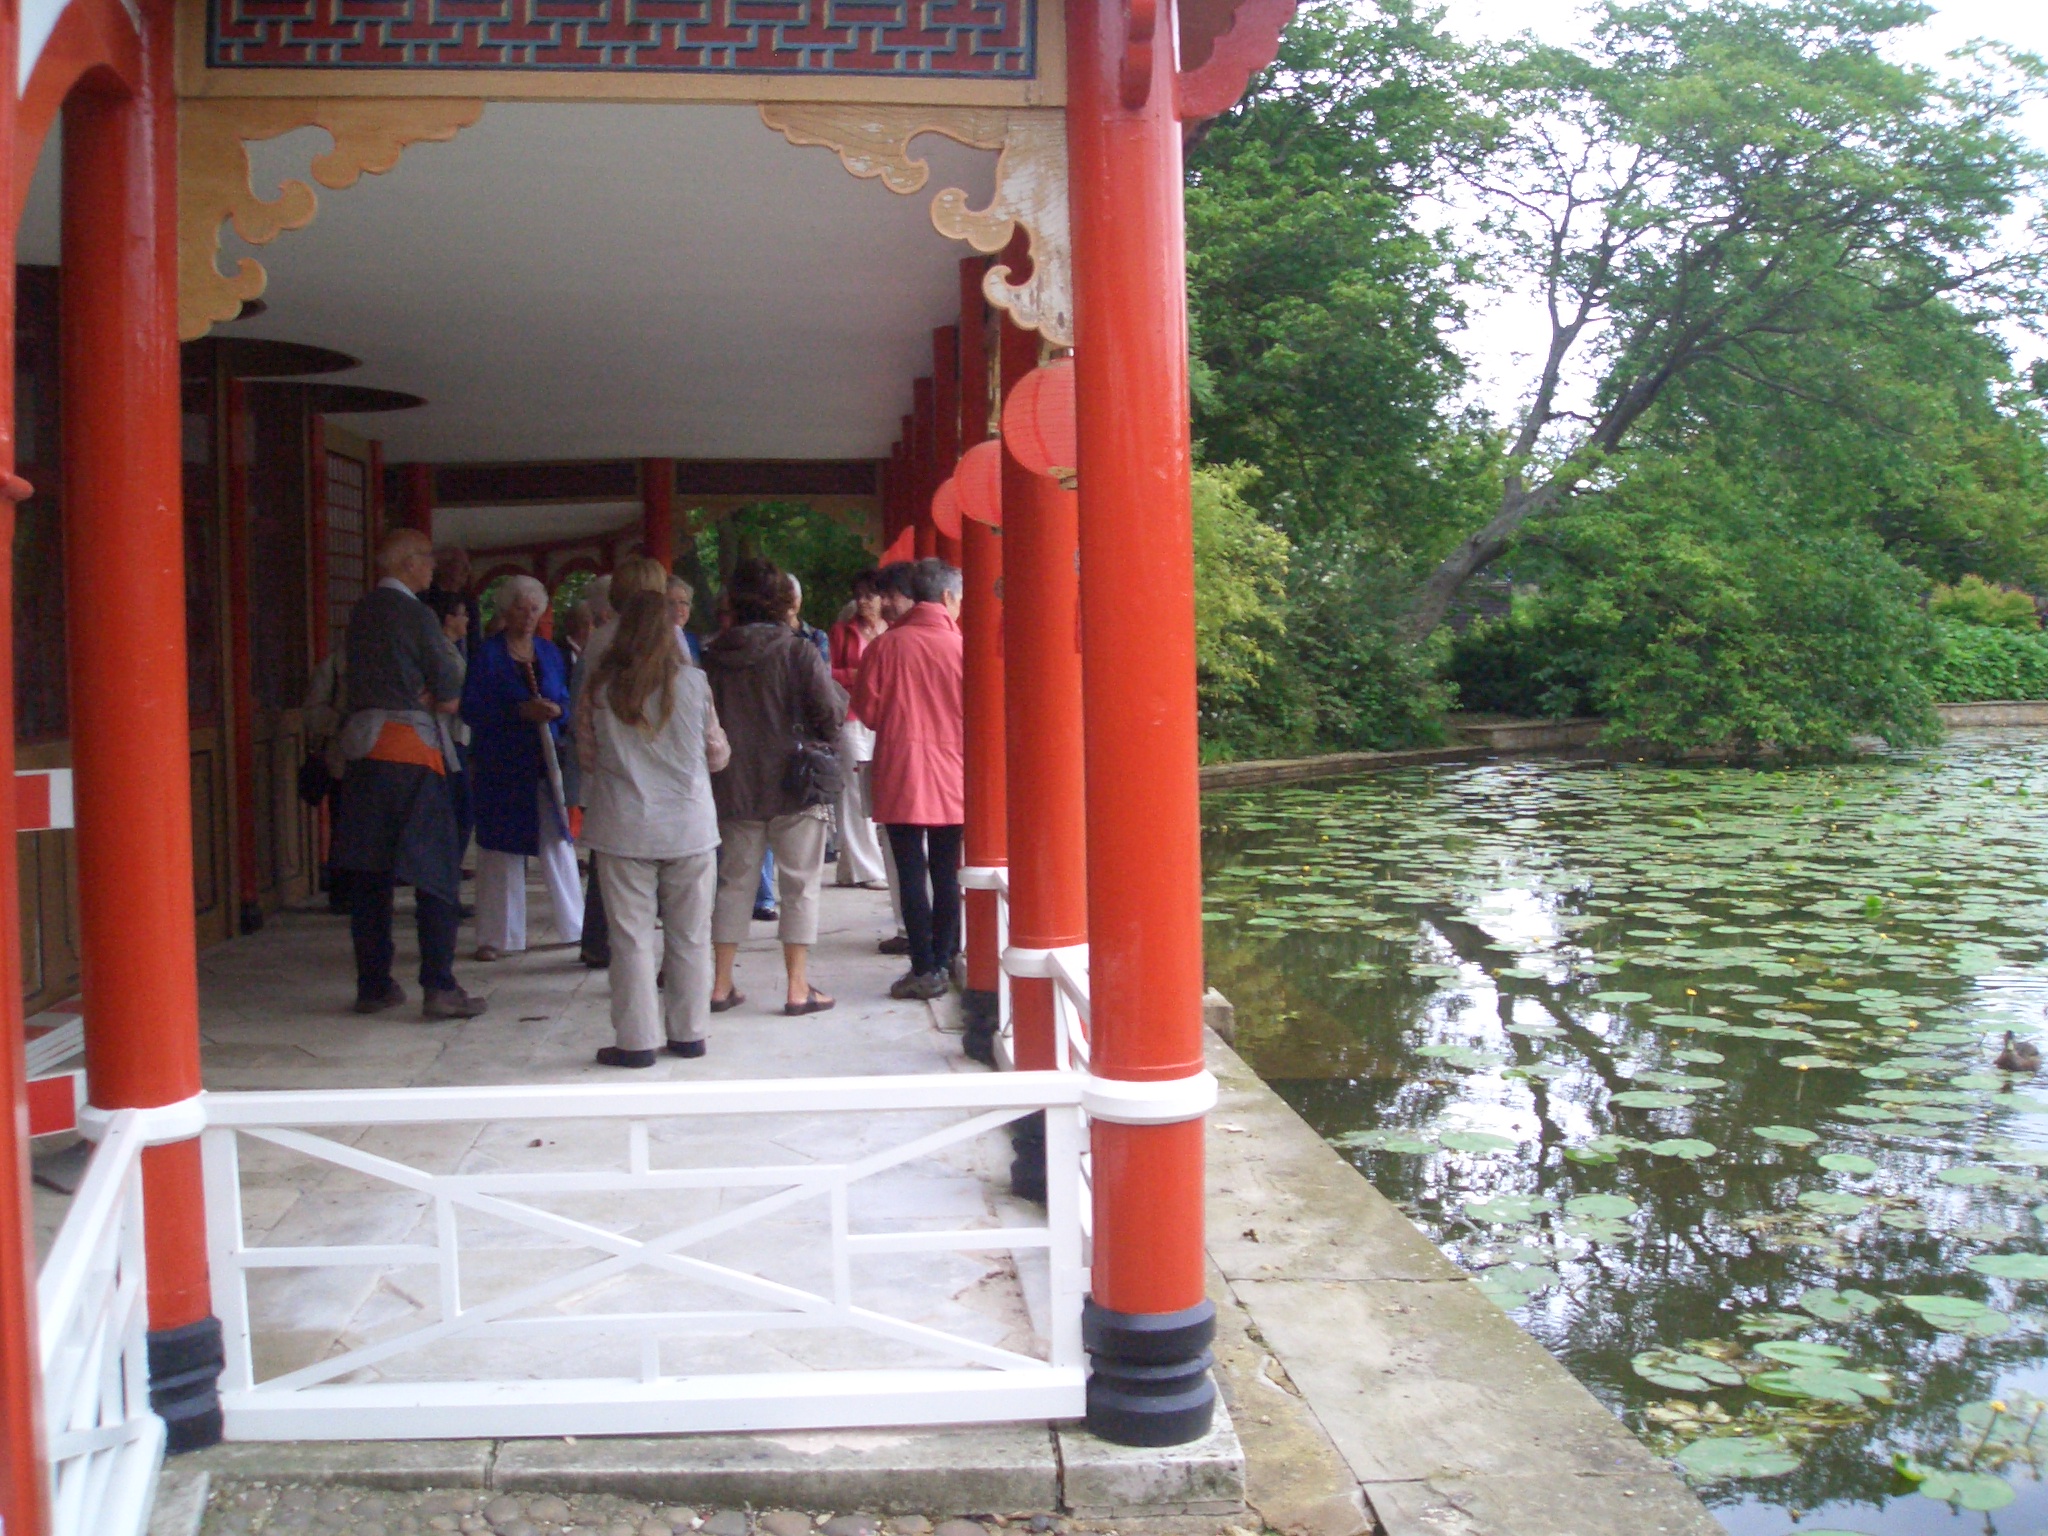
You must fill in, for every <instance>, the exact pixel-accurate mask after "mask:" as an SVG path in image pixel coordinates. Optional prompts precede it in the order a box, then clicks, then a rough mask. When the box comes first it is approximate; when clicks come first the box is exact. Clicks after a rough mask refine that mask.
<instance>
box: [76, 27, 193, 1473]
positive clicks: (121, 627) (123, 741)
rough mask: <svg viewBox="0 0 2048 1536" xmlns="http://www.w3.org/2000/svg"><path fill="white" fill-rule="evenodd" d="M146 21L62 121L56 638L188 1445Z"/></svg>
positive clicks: (188, 911)
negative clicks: (141, 1138)
mask: <svg viewBox="0 0 2048 1536" xmlns="http://www.w3.org/2000/svg"><path fill="white" fill-rule="evenodd" d="M143 22H144V42H143V82H142V87H141V89H140V91H139V92H138V93H137V95H136V96H135V97H133V98H122V97H117V96H113V95H111V94H97V93H94V92H91V91H88V90H85V89H80V90H77V91H74V92H73V93H72V96H71V99H70V101H69V103H68V104H67V105H66V107H65V112H64V213H63V241H64V266H63V276H62V279H61V282H62V287H61V291H60V296H61V305H62V315H63V343H62V355H63V376H64V502H65V505H64V514H65V521H66V538H65V541H64V543H65V556H66V579H67V581H68V584H69V593H70V602H71V611H72V612H73V613H76V614H90V615H92V616H93V621H92V622H91V623H82V624H78V625H76V626H74V627H73V629H72V631H71V637H70V645H71V656H70V663H71V739H72V752H73V756H74V772H75V774H76V783H77V795H78V833H77V851H78V919H79V941H80V942H79V950H80V956H81V959H82V961H83V969H84V973H85V995H84V1011H85V1027H86V1033H85V1058H86V1075H87V1082H88V1083H89V1085H90V1090H91V1099H92V1103H93V1104H94V1105H95V1106H96V1107H97V1108H99V1109H103V1110H112V1109H125V1108H131V1107H134V1108H143V1109H154V1108H155V1107H156V1106H173V1107H174V1108H172V1109H171V1110H169V1111H162V1110H159V1111H157V1112H156V1113H154V1114H152V1115H151V1116H149V1119H150V1120H152V1121H154V1122H155V1124H154V1125H153V1126H152V1136H153V1138H155V1137H165V1138H168V1137H172V1136H176V1135H178V1134H179V1133H180V1131H181V1130H183V1134H184V1139H182V1140H165V1141H163V1142H161V1143H160V1144H158V1145H156V1146H153V1147H152V1148H151V1149H150V1150H149V1151H148V1152H146V1153H145V1154H144V1155H143V1164H142V1172H143V1188H144V1201H145V1205H146V1209H147V1211H148V1218H147V1220H148V1230H147V1247H148V1255H149V1321H150V1330H151V1331H150V1376H151V1380H152V1384H153V1388H154V1390H153V1391H152V1393H151V1401H152V1406H154V1407H155V1408H156V1410H157V1412H158V1413H160V1414H161V1415H163V1417H164V1419H165V1420H166V1424H167V1427H168V1429H169V1434H170V1446H171V1448H172V1449H174V1450H184V1449H190V1448H192V1447H194V1446H198V1445H204V1444H210V1443H212V1442H213V1441H216V1440H218V1439H219V1438H220V1408H219V1403H218V1399H217V1397H216V1396H215V1390H214V1384H215V1378H216V1377H217V1375H218V1373H219V1368H220V1325H219V1323H218V1322H216V1321H215V1320H214V1319H213V1317H212V1316H211V1315H210V1311H211V1297H210V1294H209V1287H208V1283H207V1268H206V1232H205V1208H204V1203H203V1197H202V1192H201V1186H200V1175H199V1142H198V1140H197V1138H196V1135H194V1134H193V1132H192V1131H190V1130H184V1129H183V1128H184V1126H185V1125H189V1124H190V1120H191V1118H192V1117H191V1116H190V1115H189V1112H188V1113H182V1114H181V1113H180V1112H179V1111H178V1110H177V1109H176V1108H175V1106H180V1105H182V1104H184V1103H185V1102H186V1101H189V1100H191V1099H193V1098H194V1097H195V1096H196V1095H197V1094H198V1092H199V1088H200V1077H199V989H198V961H197V955H196V952H195V942H194V935H193V916H192V798H191V772H192V769H191V762H190V756H191V735H190V726H189V722H188V720H187V717H186V709H185V697H186V695H185V580H184V573H185V565H184V550H183V528H182V507H181V493H182V486H181V466H180V462H179V449H180V444H179V400H178V341H177V334H178V333H177V270H178V269H177V170H176V167H177V118H176V106H175V99H174V96H173V88H172V73H171V64H172V58H173V53H172V37H171V7H170V5H169V4H167V3H163V0H152V3H149V4H146V5H145V6H144V7H143ZM112 593H119V594H120V597H119V599H118V600H112V599H110V597H109V594H112ZM138 914H147V918H146V920H142V921H139V920H138ZM195 1108H196V1106H195Z"/></svg>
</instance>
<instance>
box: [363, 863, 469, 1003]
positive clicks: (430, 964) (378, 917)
mask: <svg viewBox="0 0 2048 1536" xmlns="http://www.w3.org/2000/svg"><path fill="white" fill-rule="evenodd" d="M392 885H393V882H392V879H391V876H390V875H388V874H383V875H375V874H368V873H366V872H364V871H362V870H359V869H355V870H350V871H349V872H348V891H349V935H350V937H352V938H353V939H354V940H355V945H356V996H357V997H359V998H363V999H365V1000H368V999H370V998H374V997H381V996H383V995H384V993H385V991H386V990H388V989H389V987H390V986H391V958H392V955H393V954H394V952H395V951H394V947H393V945H392V942H391V892H392ZM413 894H414V896H415V898H416V899H417V901H418V908H419V909H418V912H417V915H416V916H417V926H418V930H419V939H420V986H421V987H422V988H423V989H424V990H426V991H428V992H449V991H453V990H454V988H455V930H456V928H457V927H458V926H460V924H461V922H462V909H461V908H460V907H458V906H457V905H456V904H455V903H454V902H452V901H449V900H447V899H446V898H444V897H440V896H436V895H434V894H433V893H432V892H431V891H420V890H416V891H415V892H414V893H413Z"/></svg>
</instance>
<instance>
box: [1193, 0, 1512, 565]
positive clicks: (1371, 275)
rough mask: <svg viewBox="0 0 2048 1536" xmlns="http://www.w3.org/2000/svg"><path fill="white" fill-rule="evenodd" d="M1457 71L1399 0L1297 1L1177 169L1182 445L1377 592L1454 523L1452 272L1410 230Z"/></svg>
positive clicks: (1460, 129)
mask: <svg viewBox="0 0 2048 1536" xmlns="http://www.w3.org/2000/svg"><path fill="white" fill-rule="evenodd" d="M1459 61H1460V55H1459V53H1458V51H1457V50H1456V48H1455V46H1454V45H1453V44H1452V43H1451V42H1450V41H1449V39H1448V38H1447V37H1446V36H1445V35H1444V34H1443V33H1442V32H1441V31H1440V30H1438V28H1437V26H1436V15H1435V13H1425V12H1422V11H1418V10H1417V9H1416V7H1415V5H1414V4H1413V3H1412V0H1387V3H1385V4H1383V5H1380V6H1379V7H1377V8H1376V9H1374V10H1371V11H1363V10H1354V9H1352V8H1350V7H1348V6H1346V5H1343V4H1339V3H1329V0H1326V3H1320V4H1313V5H1308V6H1304V7H1303V9H1302V10H1301V12H1300V14H1299V15H1298V16H1297V17H1296V18H1295V20H1294V22H1293V24H1292V25H1291V26H1290V27H1289V28H1288V31H1287V34H1286V36H1285V37H1284V38H1283V39H1282V42H1281V48H1280V55H1279V58H1278V60H1277V62H1276V63H1275V64H1274V66H1273V68H1271V69H1270V70H1268V71H1267V72H1266V73H1265V74H1264V75H1263V76H1261V77H1260V78H1259V79H1258V80H1256V81H1255V82H1253V85H1252V87H1251V89H1250V90H1249V91H1248V92H1247V93H1246V95H1245V98H1244V100H1243V101H1242V102H1241V103H1240V104H1239V105H1238V106H1237V107H1236V108H1235V109H1234V110H1233V111H1231V112H1229V113H1227V114H1225V115H1224V116H1223V117H1222V118H1220V119H1218V120H1217V121H1216V122H1214V123H1212V124H1211V125H1209V127H1208V129H1207V131H1206V133H1205V135H1204V137H1203V138H1202V140H1201V142H1200V143H1199V144H1198V145H1197V146H1196V147H1195V148H1194V149H1193V151H1192V152H1191V154H1190V156H1189V160H1188V188H1187V229H1188V283H1189V307H1190V315H1191V321H1192V326H1193V334H1194V354H1195V357H1194V360H1195V401H1194V415H1195V430H1196V435H1197V436H1198V437H1199V438H1200V439H1201V441H1202V443H1203V447H1204V451H1205V453H1206V454H1207V456H1208V457H1209V458H1210V459H1211V460H1212V461H1214V462H1217V463H1242V464H1248V465H1252V466H1254V467H1256V468H1257V469H1258V471H1259V479H1258V481H1257V484H1256V486H1255V487H1254V488H1253V490H1252V491H1251V495H1252V497H1253V499H1254V500H1255V501H1256V502H1257V503H1258V505H1259V506H1260V507H1261V509H1262V510H1263V511H1264V512H1265V513H1266V514H1267V515H1268V516H1269V517H1270V518H1271V519H1272V520H1273V521H1275V522H1276V523H1277V524H1278V525H1279V526H1281V527H1284V528H1285V529H1286V531H1287V533H1288V535H1289V537H1290V538H1291V539H1293V540H1294V541H1295V542H1296V543H1301V542H1304V541H1307V540H1313V539H1317V538H1321V537H1323V536H1325V535H1330V536H1333V537H1337V538H1340V539H1346V540H1353V541H1359V540H1362V541H1365V542H1367V543H1369V544H1371V545H1372V546H1373V547H1374V548H1375V549H1377V550H1378V551H1379V553H1380V557H1381V562H1382V563H1384V564H1386V565H1388V566H1389V567H1390V569H1391V572H1392V576H1393V579H1396V580H1399V579H1405V577H1406V566H1407V565H1408V564H1409V563H1410V562H1411V561H1412V560H1413V559H1415V558H1416V554H1415V552H1416V551H1421V552H1422V555H1421V558H1424V559H1427V560H1434V559H1435V558H1437V556H1438V555H1439V554H1440V553H1441V549H1440V548H1439V546H1441V545H1442V544H1444V542H1445V541H1446V540H1447V539H1450V538H1454V537H1455V536H1456V531H1457V530H1458V529H1459V528H1460V527H1461V526H1462V525H1463V524H1464V523H1466V522H1467V521H1469V518H1470V515H1471V513H1470V504H1471V500H1472V498H1471V496H1470V494H1469V490H1468V488H1467V481H1468V480H1469V475H1461V473H1460V472H1461V471H1463V470H1466V469H1468V468H1469V467H1470V466H1468V465H1466V464H1465V463H1463V462H1461V461H1460V459H1459V457H1458V455H1457V454H1456V452H1455V451H1453V450H1449V449H1447V448H1445V447H1444V446H1443V442H1442V440H1443V439H1444V438H1445V436H1446V435H1447V433H1450V432H1452V431H1453V430H1454V424H1452V423H1450V422H1448V421H1447V420H1446V414H1445V402H1446V400H1447V399H1448V398H1449V397H1450V395H1451V394H1452V392H1453V391H1455V389H1456V388H1457V386H1458V384H1459V382H1460V380H1461V378H1462V371H1461V367H1460V364H1459V361H1458V358H1457V354H1456V352H1455V351H1454V350H1453V348H1452V347H1451V345H1450V343H1449V339H1448V337H1449V333H1450V332H1451V331H1452V330H1453V329H1454V328H1455V326H1456V324H1457V321H1458V316H1459V307H1458V302H1457V299H1456V297H1455V287H1456V284H1457V283H1458V281H1459V280H1460V278H1461V277H1462V276H1463V275H1464V274H1463V272H1462V269H1461V267H1460V265H1459V263H1458V261H1457V259H1456V257H1455V254H1454V252H1453V250H1452V248H1451V244H1450V240H1449V237H1448V235H1446V234H1445V233H1442V232H1440V231H1435V230H1433V229H1432V228H1431V227H1430V225H1431V222H1432V221H1431V220H1430V219H1428V218H1427V217H1425V213H1426V205H1427V204H1428V203H1429V200H1430V199H1431V198H1432V197H1433V196H1434V195H1435V194H1436V193H1437V192H1438V191H1439V190H1440V187H1441V183H1442V177H1443V172H1444V167H1445V165H1446V163H1447V162H1446V160H1445V150H1446V149H1447V148H1448V147H1450V146H1451V145H1452V144H1453V143H1454V142H1455V141H1456V140H1457V139H1458V138H1459V136H1460V135H1461V134H1462V133H1464V132H1465V131H1466V130H1465V126H1464V125H1465V123H1466V122H1467V120H1468V119H1467V114H1466V113H1465V111H1464V109H1463V107H1462V106H1461V103H1460V96H1459V86H1458V75H1457V70H1458V65H1459ZM1480 470H1481V473H1484V466H1483V465H1482V466H1480Z"/></svg>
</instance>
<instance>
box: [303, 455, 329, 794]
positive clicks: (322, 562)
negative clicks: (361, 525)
mask: <svg viewBox="0 0 2048 1536" xmlns="http://www.w3.org/2000/svg"><path fill="white" fill-rule="evenodd" d="M306 489H307V490H308V491H309V492H310V493H311V494H310V495H309V496H308V497H307V500H308V502H309V503H310V512H311V523H312V537H311V539H310V540H309V542H310V544H311V546H312V547H311V549H310V551H309V554H310V555H311V558H310V559H309V560H308V562H307V565H308V568H309V576H310V579H309V580H308V582H307V586H308V587H309V588H311V590H312V594H313V601H312V603H311V605H310V606H311V608H312V610H313V634H312V637H311V638H312V650H311V651H310V653H309V654H310V655H311V656H312V658H313V660H314V662H315V663H316V664H317V663H319V662H323V661H325V660H326V659H327V652H328V651H329V650H330V649H331V648H332V645H331V636H332V633H333V625H332V622H331V617H332V615H331V613H330V609H329V596H328V591H327V583H328V572H327V423H326V421H325V420H324V419H323V418H321V417H320V416H317V415H308V416H307V418H306ZM322 809H323V810H324V809H325V807H324V806H323V807H322Z"/></svg>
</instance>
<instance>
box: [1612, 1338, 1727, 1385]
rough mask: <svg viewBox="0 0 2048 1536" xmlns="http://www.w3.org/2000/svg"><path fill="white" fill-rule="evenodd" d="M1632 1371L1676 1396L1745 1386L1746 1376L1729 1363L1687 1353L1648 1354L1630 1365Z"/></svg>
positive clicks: (1656, 1352) (1650, 1352)
mask: <svg viewBox="0 0 2048 1536" xmlns="http://www.w3.org/2000/svg"><path fill="white" fill-rule="evenodd" d="M1629 1368H1630V1369H1631V1370H1633V1371H1634V1372H1635V1373H1636V1374H1637V1375H1638V1376H1640V1377H1642V1378H1643V1379H1644V1380H1645V1381H1648V1382H1652V1383H1654V1384H1655V1385H1657V1386H1660V1387H1669V1388H1671V1389H1672V1390H1673V1391H1676V1392H1711V1391H1713V1390H1714V1389H1715V1388H1716V1387H1739V1386H1741V1385H1742V1372H1740V1371H1738V1370H1737V1369H1736V1368H1735V1367H1734V1366H1732V1365H1729V1364H1728V1363H1727V1362H1726V1361H1723V1360H1716V1359H1714V1358H1713V1357H1712V1356H1711V1355H1695V1354H1690V1353H1688V1352H1686V1351H1684V1350H1677V1349H1650V1350H1645V1351H1644V1352H1643V1353H1642V1354H1640V1355H1637V1356H1636V1357H1635V1358H1634V1359H1633V1360H1631V1361H1629Z"/></svg>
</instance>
